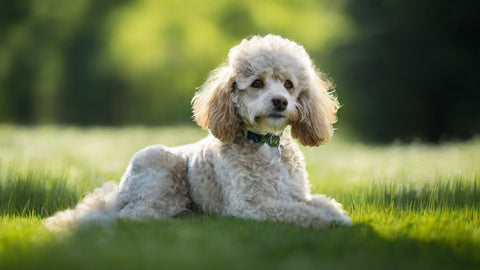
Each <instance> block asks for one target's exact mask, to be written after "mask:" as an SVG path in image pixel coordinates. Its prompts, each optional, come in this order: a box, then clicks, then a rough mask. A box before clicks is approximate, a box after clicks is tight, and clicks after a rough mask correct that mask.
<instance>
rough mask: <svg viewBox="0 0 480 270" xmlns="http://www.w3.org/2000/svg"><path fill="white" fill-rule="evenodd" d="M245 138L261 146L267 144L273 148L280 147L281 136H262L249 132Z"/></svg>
mask: <svg viewBox="0 0 480 270" xmlns="http://www.w3.org/2000/svg"><path fill="white" fill-rule="evenodd" d="M245 138H247V139H249V140H252V141H253V142H255V143H259V144H260V145H263V144H265V143H266V144H268V145H270V146H272V147H278V146H279V145H280V136H277V135H273V134H266V135H261V134H257V133H253V132H251V131H247V133H246V134H245Z"/></svg>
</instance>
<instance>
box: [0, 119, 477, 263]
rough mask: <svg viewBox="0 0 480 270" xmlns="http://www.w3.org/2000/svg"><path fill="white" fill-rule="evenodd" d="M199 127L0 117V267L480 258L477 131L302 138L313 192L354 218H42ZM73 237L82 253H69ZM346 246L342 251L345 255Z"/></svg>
mask: <svg viewBox="0 0 480 270" xmlns="http://www.w3.org/2000/svg"><path fill="white" fill-rule="evenodd" d="M205 134H206V132H205V131H202V130H200V129H199V128H196V127H195V128H194V127H165V128H142V127H134V128H118V129H116V128H88V129H80V128H72V127H53V126H46V127H35V128H33V127H15V126H0V217H1V219H0V268H2V269H4V267H2V266H6V268H8V269H9V268H11V267H12V266H21V267H20V268H32V267H34V266H35V267H38V266H43V267H44V268H45V267H46V268H65V267H68V265H70V264H71V262H76V263H77V264H78V265H79V266H78V267H79V268H82V269H87V268H90V267H94V266H95V265H103V266H105V267H107V265H108V262H109V261H112V260H113V261H118V262H121V263H117V268H122V269H128V268H129V267H130V266H131V267H133V266H134V265H133V264H132V263H133V262H135V263H137V261H138V263H139V265H141V266H142V267H143V268H155V267H159V266H163V267H166V268H168V267H173V266H178V265H181V266H185V267H191V266H198V267H206V268H211V269H222V268H226V267H231V266H232V263H233V264H235V265H237V267H233V268H238V269H240V268H243V269H245V268H248V267H252V265H257V266H264V267H268V266H272V265H273V266H276V267H277V268H278V269H283V268H285V269H286V266H289V267H290V268H292V267H295V266H297V267H301V266H304V267H305V268H308V267H318V266H319V265H322V266H324V267H333V266H336V267H337V268H338V269H342V268H343V269H349V268H350V267H351V266H352V263H354V265H355V266H356V268H358V269H384V268H385V267H389V265H391V264H392V263H395V264H396V265H399V267H402V266H403V267H409V268H412V267H413V268H417V269H433V268H436V269H442V268H443V269H451V268H452V267H453V268H456V267H460V268H462V267H466V268H468V267H471V266H472V265H478V263H480V252H479V251H478V250H479V249H480V214H479V213H480V164H479V163H478V158H477V157H478V156H480V141H478V140H472V141H468V142H458V143H445V144H442V145H424V144H411V145H390V146H370V145H363V144H359V143H355V142H351V141H349V140H346V139H343V138H342V136H341V134H340V136H337V137H336V138H334V139H333V141H332V142H331V143H330V144H328V145H326V146H322V147H319V148H302V150H303V152H304V154H305V157H306V160H307V164H308V165H307V169H308V171H309V173H310V179H311V182H312V190H313V192H315V193H322V194H327V195H328V196H331V197H332V198H335V199H336V200H337V201H339V202H341V203H342V204H343V206H344V208H345V209H346V210H347V211H348V212H349V213H350V215H351V216H352V219H353V222H354V226H353V227H352V228H332V229H327V230H320V231H317V230H313V229H304V228H298V227H295V226H291V225H288V224H281V223H273V222H257V221H243V220H236V219H232V218H225V217H208V216H202V215H195V216H193V217H185V218H179V219H170V220H166V221H163V222H153V221H151V222H144V223H131V222H124V221H121V222H118V223H117V224H116V225H112V227H111V228H95V227H94V228H86V229H85V230H80V231H72V232H70V233H69V234H67V235H63V236H58V235H57V236H56V235H53V234H51V233H49V232H47V231H46V229H45V228H44V227H43V225H42V222H43V218H45V217H46V216H49V215H51V214H52V213H53V212H55V211H57V210H61V209H65V208H68V207H72V206H73V205H75V203H76V202H77V201H78V200H80V199H81V197H82V195H83V194H85V193H86V192H89V191H91V190H92V189H93V188H95V187H97V186H99V185H100V184H101V183H102V182H105V181H110V180H113V181H119V179H120V177H121V175H122V174H123V171H124V170H125V167H126V166H127V163H128V160H129V159H130V157H131V156H132V155H133V154H134V153H135V152H136V151H138V150H139V149H141V148H143V147H145V146H147V145H150V144H158V143H162V144H166V145H169V146H174V145H179V144H185V143H191V142H194V141H196V140H198V139H200V138H202V137H203V136H205ZM79 248H80V249H82V250H83V253H81V254H76V251H75V250H77V249H79ZM50 253H54V254H61V255H60V256H58V257H49V255H48V254H50ZM125 254H130V255H128V256H127V255H125ZM156 254H165V256H160V257H159V256H158V255H156ZM185 254H189V255H188V256H187V257H185ZM218 254H221V256H219V255H218ZM87 257H88V258H89V261H90V262H88V263H87V262H86V261H87V260H86V258H87ZM245 257H250V258H252V260H251V261H245V260H244V258H245ZM345 257H348V258H349V263H346V262H345V263H343V264H342V263H341V262H343V261H344V260H343V259H342V258H345ZM25 258H30V261H29V262H26V261H27V260H25ZM47 258H48V259H47ZM179 258H186V259H185V260H184V261H183V262H181V263H180V262H179ZM279 258H282V259H280V260H279ZM381 258H383V259H381ZM118 264H120V265H118ZM14 268H15V267H14Z"/></svg>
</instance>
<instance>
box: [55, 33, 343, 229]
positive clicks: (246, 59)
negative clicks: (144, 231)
mask: <svg viewBox="0 0 480 270" xmlns="http://www.w3.org/2000/svg"><path fill="white" fill-rule="evenodd" d="M331 85H332V84H331V83H330V82H329V80H327V79H326V77H325V76H324V75H323V74H322V73H320V72H319V71H318V69H317V68H316V67H315V65H314V63H313V61H312V60H311V58H310V57H309V55H308V54H307V52H306V51H305V49H304V48H303V47H302V46H300V45H298V44H297V43H295V42H293V41H290V40H288V39H285V38H282V37H280V36H276V35H266V36H252V37H250V38H248V39H244V40H243V41H242V42H241V43H240V44H239V45H237V46H235V47H233V48H232V49H231V50H230V51H229V53H228V60H227V61H226V62H225V63H224V64H222V65H220V66H219V67H218V68H217V69H215V70H214V71H212V72H211V73H210V76H209V78H208V79H207V80H206V82H205V83H204V85H203V86H202V87H201V88H200V89H199V91H198V92H197V93H196V94H195V96H194V97H193V100H192V104H193V114H194V119H195V121H196V122H197V124H198V125H199V126H200V127H202V128H204V129H208V130H209V133H210V134H209V135H208V136H207V137H206V138H204V139H202V140H200V141H199V142H197V143H193V144H189V145H184V146H178V147H166V146H163V145H154V146H149V147H146V148H145V149H142V150H140V151H139V152H137V153H136V154H135V155H134V156H133V158H132V159H131V161H130V163H129V165H128V167H127V169H126V172H125V174H124V175H123V177H122V179H121V181H120V184H118V185H117V184H116V183H114V182H107V183H105V184H104V185H103V186H102V187H101V188H98V189H96V190H94V191H93V192H92V193H91V194H89V195H87V196H86V197H85V198H84V199H83V200H82V201H81V202H80V203H79V204H78V205H77V206H76V208H75V209H73V210H66V211H63V212H59V213H57V214H55V215H54V216H53V217H50V218H48V219H47V220H46V225H47V227H49V228H50V229H51V230H59V229H61V228H65V227H68V226H69V225H79V224H84V223H89V222H92V221H97V222H98V221H106V220H112V219H113V220H114V219H117V218H123V219H129V220H136V221H142V220H151V219H155V220H162V219H165V218H169V217H176V216H179V215H183V214H185V213H190V212H198V213H205V214H214V215H216V214H219V215H225V216H232V217H237V218H242V219H254V220H271V221H276V222H286V223H290V224H296V225H298V226H302V227H313V228H325V227H329V226H332V225H345V226H350V225H351V219H350V218H349V216H348V215H347V213H346V212H345V211H344V210H343V209H342V207H341V205H340V204H339V203H337V202H336V201H335V200H334V199H330V198H328V197H326V196H325V195H319V194H311V192H310V186H309V185H310V183H309V180H308V174H307V171H306V169H305V160H304V157H303V155H302V153H301V151H300V148H299V146H298V144H297V143H296V142H295V140H294V139H297V140H298V141H299V142H300V143H301V144H302V145H304V146H319V145H322V144H325V143H327V142H328V141H329V140H330V138H331V136H332V135H333V130H334V129H333V127H332V124H333V123H334V122H336V112H337V110H338V108H339V104H338V101H337V99H336V98H335V97H334V95H333V93H332V91H331V89H330V88H331Z"/></svg>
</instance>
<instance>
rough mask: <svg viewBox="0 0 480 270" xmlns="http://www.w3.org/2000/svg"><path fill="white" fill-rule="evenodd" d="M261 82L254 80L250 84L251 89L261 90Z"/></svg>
mask: <svg viewBox="0 0 480 270" xmlns="http://www.w3.org/2000/svg"><path fill="white" fill-rule="evenodd" d="M263 85H264V84H263V81H262V80H255V81H253V83H252V87H253V88H263Z"/></svg>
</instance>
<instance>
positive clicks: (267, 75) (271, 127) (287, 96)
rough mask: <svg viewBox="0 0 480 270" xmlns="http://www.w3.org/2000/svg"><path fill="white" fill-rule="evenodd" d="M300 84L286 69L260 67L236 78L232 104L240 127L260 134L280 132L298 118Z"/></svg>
mask: <svg viewBox="0 0 480 270" xmlns="http://www.w3.org/2000/svg"><path fill="white" fill-rule="evenodd" d="M301 88H302V87H301V85H300V83H299V80H298V79H297V78H296V76H295V75H294V74H290V73H289V72H287V71H286V70H274V69H273V68H267V69H263V70H261V71H260V72H258V73H257V72H255V73H253V74H241V75H238V76H237V77H236V79H235V84H234V91H233V93H232V94H233V103H234V106H235V111H236V113H237V114H238V116H239V118H240V121H241V126H242V127H243V128H244V129H245V130H250V131H252V132H255V133H260V134H267V133H271V134H279V133H282V132H283V130H284V129H285V127H286V126H287V125H288V124H290V123H293V122H295V121H297V120H298V117H299V116H298V109H297V107H298V104H297V100H298V96H299V94H300V92H301Z"/></svg>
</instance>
